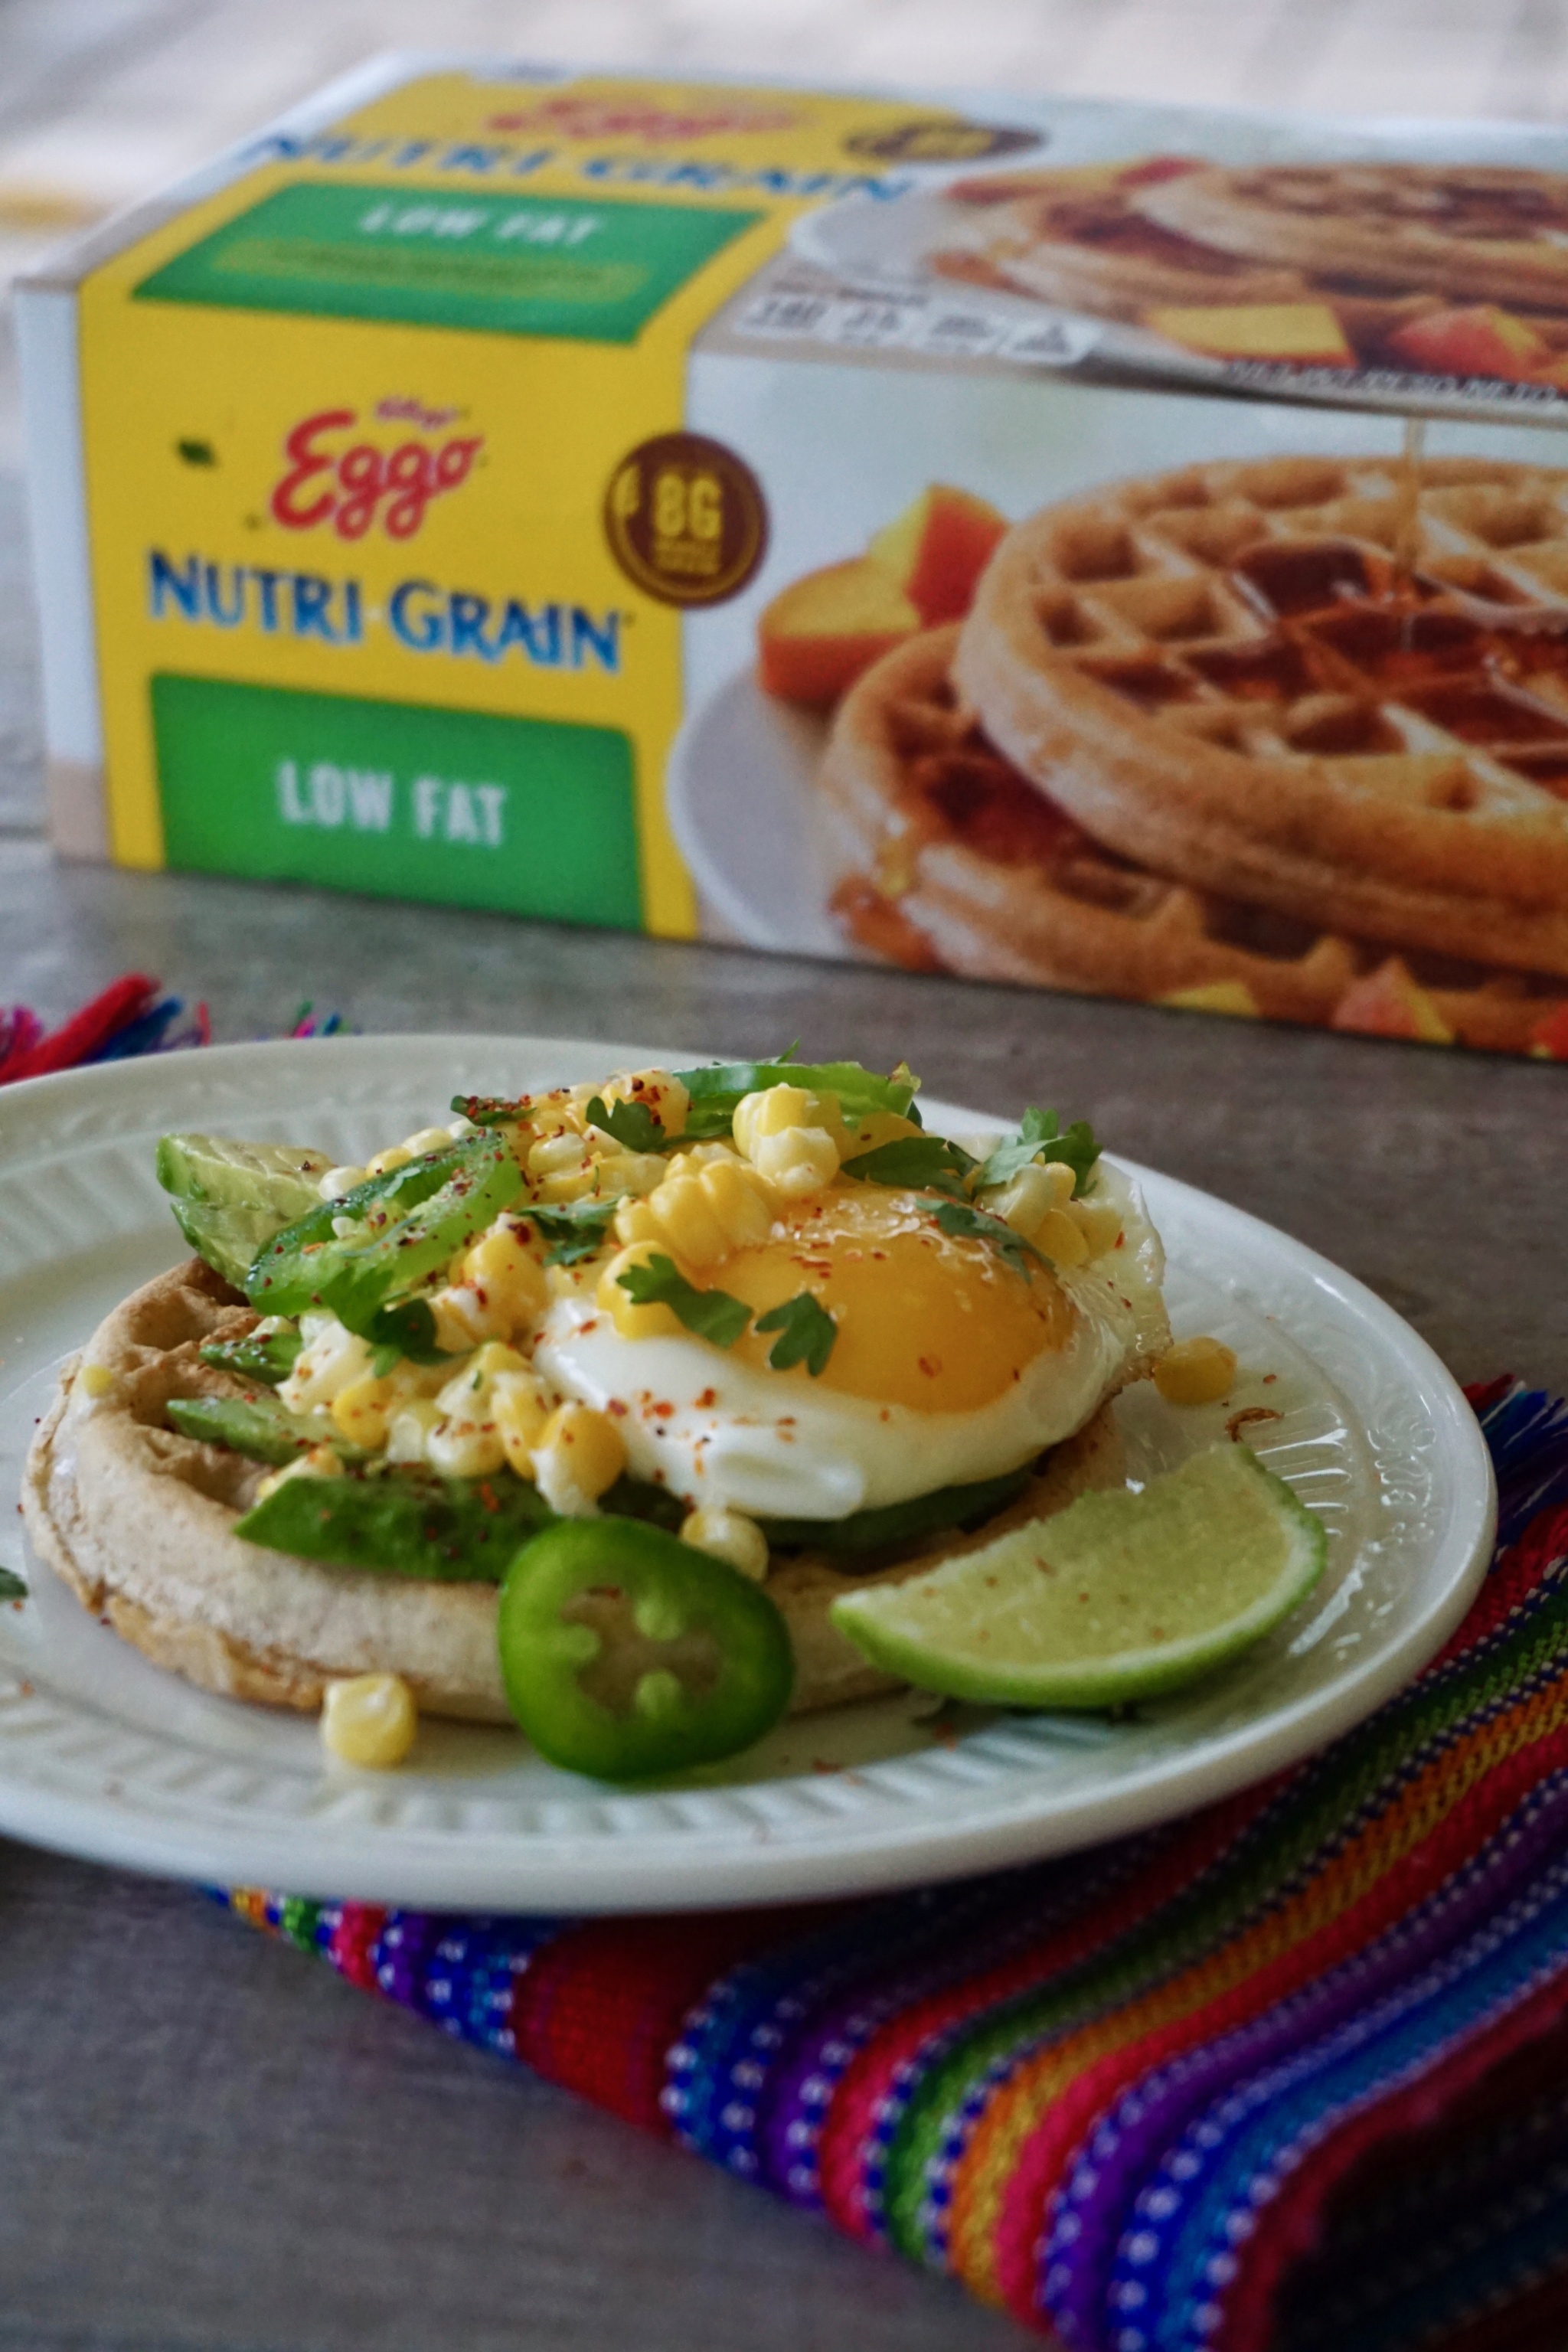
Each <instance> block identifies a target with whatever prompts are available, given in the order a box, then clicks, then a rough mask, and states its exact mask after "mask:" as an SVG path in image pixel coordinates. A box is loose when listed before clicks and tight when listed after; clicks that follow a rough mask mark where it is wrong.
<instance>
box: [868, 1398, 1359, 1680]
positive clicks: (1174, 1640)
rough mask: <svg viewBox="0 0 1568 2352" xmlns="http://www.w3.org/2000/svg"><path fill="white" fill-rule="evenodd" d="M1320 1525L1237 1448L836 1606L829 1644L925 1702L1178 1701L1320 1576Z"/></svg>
mask: <svg viewBox="0 0 1568 2352" xmlns="http://www.w3.org/2000/svg"><path fill="white" fill-rule="evenodd" d="M1323 1553H1324V1538H1323V1528H1322V1524H1321V1521H1320V1520H1319V1519H1317V1518H1316V1517H1314V1516H1313V1514H1312V1513H1311V1512H1310V1511H1309V1510H1308V1509H1307V1507H1306V1506H1305V1505H1304V1504H1302V1503H1300V1502H1298V1500H1297V1499H1296V1496H1294V1495H1293V1494H1292V1493H1291V1491H1290V1489H1289V1486H1286V1485H1285V1483H1284V1481H1283V1480H1282V1479H1279V1478H1276V1477H1275V1476H1274V1475H1273V1473H1272V1472H1271V1471H1268V1470H1266V1469H1265V1468H1264V1467H1263V1465H1262V1464H1261V1463H1260V1462H1259V1461H1258V1457H1257V1455H1256V1454H1252V1453H1250V1452H1249V1451H1248V1449H1247V1447H1246V1446H1245V1445H1233V1444H1223V1443H1222V1444H1218V1445H1215V1446H1212V1447H1210V1449H1209V1450H1208V1452H1207V1453H1205V1454H1194V1456H1193V1458H1192V1460H1191V1461H1189V1462H1184V1464H1183V1465H1182V1466H1181V1468H1180V1469H1179V1470H1173V1471H1170V1472H1169V1473H1168V1474H1167V1475H1165V1476H1164V1477H1163V1478H1154V1479H1152V1480H1151V1481H1150V1483H1149V1485H1148V1486H1145V1487H1144V1488H1143V1489H1142V1492H1141V1493H1137V1494H1134V1493H1132V1492H1131V1490H1128V1489H1123V1490H1121V1491H1120V1492H1114V1493H1096V1494H1088V1495H1080V1496H1079V1498H1078V1500H1077V1502H1075V1503H1071V1504H1069V1505H1068V1508H1067V1509H1066V1510H1065V1511H1059V1512H1058V1513H1057V1515H1056V1516H1055V1517H1052V1518H1045V1519H1036V1520H1034V1521H1032V1522H1031V1524H1030V1525H1029V1526H1027V1527H1024V1528H1014V1529H1013V1530H1012V1532H1011V1533H1010V1534H1007V1535H1005V1536H998V1538H996V1540H995V1542H994V1543H991V1544H986V1545H984V1547H983V1548H982V1549H980V1550H978V1551H972V1552H967V1553H964V1554H963V1555H962V1556H961V1557H960V1558H958V1559H950V1560H945V1561H943V1562H942V1565H941V1566H940V1567H938V1568H934V1569H929V1570H926V1572H925V1573H924V1574H923V1575H921V1576H914V1577H910V1579H909V1580H908V1581H907V1582H906V1583H903V1584H881V1585H872V1586H868V1587H867V1588H866V1589H865V1590H864V1591H858V1592H848V1593H845V1594H842V1595H841V1596H840V1598H839V1599H838V1600H837V1601H835V1602H834V1604H833V1611H832V1615H833V1622H834V1623H835V1625H837V1628H838V1630H839V1632H840V1633H843V1634H845V1635H846V1636H847V1639H848V1640H850V1641H851V1642H853V1643H854V1644H855V1646H856V1648H857V1649H858V1650H861V1651H863V1652H864V1654H866V1656H867V1657H868V1658H869V1659H871V1660H872V1662H873V1664H877V1665H879V1666H881V1667H882V1668H883V1669H884V1670H885V1671H886V1672H887V1673H889V1674H894V1675H901V1676H902V1677H903V1679H904V1680H905V1681H906V1682H910V1683H913V1684H915V1685H917V1687H919V1688H920V1689H922V1690H934V1691H945V1692H947V1693H949V1694H950V1695H951V1696H952V1697H954V1698H971V1699H982V1700H989V1701H991V1702H992V1703H994V1704H999V1705H1003V1706H1039V1707H1105V1706H1121V1705H1122V1704H1124V1703H1125V1702H1126V1701H1128V1700H1130V1699H1135V1698H1145V1697H1148V1696H1151V1695H1152V1694H1153V1693H1155V1692H1158V1691H1167V1690H1172V1689H1174V1688H1175V1687H1176V1686H1177V1685H1179V1684H1182V1683H1185V1682H1191V1681H1193V1680H1194V1677H1195V1676H1197V1675H1202V1674H1206V1673H1207V1672H1208V1671H1209V1670H1210V1669H1211V1668H1212V1667H1214V1666H1217V1665H1220V1664H1224V1662H1225V1661H1226V1659H1229V1658H1233V1657H1235V1656H1237V1654H1238V1653H1239V1652H1241V1651H1243V1650H1245V1649H1247V1648H1248V1647H1250V1645H1251V1644H1252V1643H1254V1642H1256V1641H1258V1639H1259V1638H1260V1636H1261V1635H1263V1634H1264V1633H1268V1630H1269V1628H1270V1627H1271V1626H1273V1625H1277V1624H1278V1623H1279V1620H1280V1619H1281V1618H1282V1617H1286V1616H1289V1612H1290V1611H1291V1610H1292V1609H1294V1608H1295V1607H1296V1605H1297V1603H1298V1602H1299V1601H1302V1600H1304V1599H1305V1598H1306V1596H1307V1594H1308V1593H1309V1592H1310V1591H1311V1589H1312V1587H1313V1585H1314V1584H1315V1583H1316V1582H1317V1580H1318V1578H1319V1577H1320V1575H1321V1573H1322V1567H1323Z"/></svg>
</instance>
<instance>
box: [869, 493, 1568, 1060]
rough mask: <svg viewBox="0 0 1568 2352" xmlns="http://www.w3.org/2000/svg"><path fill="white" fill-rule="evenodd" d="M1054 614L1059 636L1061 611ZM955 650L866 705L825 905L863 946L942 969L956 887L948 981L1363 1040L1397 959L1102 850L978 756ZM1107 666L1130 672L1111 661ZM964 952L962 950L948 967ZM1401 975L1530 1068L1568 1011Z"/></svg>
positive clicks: (977, 735)
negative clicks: (1187, 1006) (874, 780)
mask: <svg viewBox="0 0 1568 2352" xmlns="http://www.w3.org/2000/svg"><path fill="white" fill-rule="evenodd" d="M1176 511H1177V512H1178V513H1179V514H1181V515H1182V516H1183V519H1184V520H1187V521H1191V520H1193V519H1194V512H1199V511H1201V512H1204V513H1205V514H1206V516H1207V518H1208V519H1211V520H1212V519H1213V516H1214V513H1215V510H1214V509H1206V510H1193V511H1191V512H1189V511H1186V510H1181V509H1178V510H1176ZM1177 576H1178V577H1184V576H1185V575H1180V574H1179V575H1177ZM1043 593H1044V595H1045V596H1046V597H1047V600H1056V599H1060V598H1063V597H1070V598H1071V600H1072V605H1073V611H1074V614H1075V615H1077V614H1082V615H1083V618H1082V621H1081V622H1079V620H1078V619H1077V618H1075V619H1074V620H1073V621H1072V623H1071V625H1073V626H1079V625H1082V626H1084V627H1086V628H1087V627H1090V626H1092V625H1093V623H1092V620H1091V618H1090V616H1089V607H1091V606H1092V604H1094V603H1095V602H1096V601H1097V599H1096V598H1095V597H1094V595H1093V593H1092V591H1088V592H1086V590H1085V589H1084V588H1082V587H1075V588H1073V589H1071V590H1066V589H1056V588H1052V589H1050V590H1047V591H1045V592H1043ZM1053 609H1054V610H1055V611H1056V612H1057V613H1058V625H1062V624H1061V614H1062V607H1061V604H1060V603H1059V602H1056V603H1054V604H1053ZM1250 617H1253V616H1249V618H1250ZM951 642H952V639H951V633H948V635H945V636H937V635H933V636H932V637H931V639H930V640H928V641H927V645H926V648H925V650H924V652H923V653H922V651H921V649H919V648H915V649H910V651H909V652H906V653H904V654H901V655H900V656H894V657H892V660H891V661H890V662H889V663H885V664H884V665H883V666H882V667H881V670H880V672H879V681H878V680H877V679H874V680H873V681H870V682H868V685H867V686H866V687H865V688H862V689H861V691H862V693H863V694H864V695H865V697H866V698H867V703H868V705H872V704H874V716H873V717H871V718H870V719H868V727H869V729H870V730H871V734H872V742H871V745H870V753H871V757H870V761H868V762H867V763H865V764H866V765H867V767H868V772H869V770H870V768H871V767H873V766H874V767H876V768H878V769H879V771H880V775H881V792H880V796H879V798H878V796H877V795H876V794H875V793H873V794H871V795H870V801H869V802H868V804H867V806H866V807H865V808H864V809H862V811H861V813H860V818H859V823H858V827H855V828H853V830H854V831H855V833H856V836H857V837H856V838H854V840H853V842H852V845H851V855H852V857H853V859H854V860H855V861H856V863H857V866H858V867H859V866H863V867H864V868H865V872H864V875H862V874H861V873H860V872H859V871H858V870H857V871H856V872H855V873H854V874H852V875H851V877H849V879H848V880H847V881H846V882H845V883H843V884H841V886H840V888H839V891H838V894H837V908H838V911H839V914H840V917H841V919H843V920H845V921H846V923H847V925H848V927H849V928H850V929H851V930H852V931H853V932H854V933H855V935H856V936H858V938H859V939H860V940H861V942H862V944H864V945H866V946H868V947H870V948H872V949H874V950H879V951H881V952H884V953H888V954H890V955H891V956H892V957H893V958H894V960H895V961H904V962H906V963H916V964H919V963H921V962H933V961H940V960H941V959H939V958H937V957H935V956H933V955H932V954H931V947H930V944H929V939H928V929H922V918H924V919H925V920H926V923H927V925H928V927H929V929H936V928H937V927H938V924H939V922H940V918H933V917H932V915H931V913H930V912H929V911H928V907H927V900H928V898H929V897H930V895H931V889H932V888H933V887H935V888H936V889H937V891H938V892H939V893H941V894H942V895H944V896H945V897H946V898H948V899H949V900H950V901H951V900H952V898H954V897H955V896H959V895H963V893H964V892H965V888H966V886H967V888H968V893H969V896H970V897H971V898H972V899H973V929H972V934H971V935H972V937H973V950H972V961H969V962H967V963H961V964H960V967H959V968H961V969H970V970H973V971H977V972H979V973H981V974H983V975H989V976H994V977H1004V978H1025V979H1034V980H1037V981H1041V982H1045V983H1046V984H1047V985H1054V986H1061V987H1081V988H1094V989H1100V990H1104V991H1105V992H1108V993H1111V994H1122V995H1131V996H1134V997H1139V998H1153V999H1156V1000H1163V1001H1168V1000H1175V1001H1177V1002H1183V1001H1196V1002H1200V1003H1201V1002H1204V1001H1205V998H1204V997H1203V996H1201V995H1200V996H1199V997H1198V998H1196V999H1195V1000H1194V999H1193V998H1192V992H1194V991H1198V992H1212V991H1214V990H1215V989H1219V990H1224V991H1227V992H1230V993H1229V995H1228V996H1226V997H1221V998H1218V999H1214V1000H1213V1002H1214V1003H1215V1009H1232V1010H1238V1011H1248V1010H1250V1011H1255V1012H1257V1013H1260V1014H1262V1015H1263V1016H1265V1017H1266V1018H1270V1019H1277V1020H1285V1021H1300V1022H1307V1023H1312V1024H1337V1025H1339V1026H1342V1027H1345V1028H1353V1027H1355V1026H1357V1025H1359V1024H1360V1019H1361V1015H1360V1013H1359V1012H1358V999H1357V992H1358V990H1359V989H1360V988H1361V987H1362V986H1363V984H1364V983H1365V982H1366V981H1367V979H1368V977H1369V976H1371V975H1374V974H1375V973H1376V972H1377V971H1379V970H1380V969H1382V968H1383V967H1384V966H1385V964H1386V963H1387V961H1388V960H1389V958H1390V957H1391V955H1393V954H1394V950H1391V949H1390V947H1389V946H1388V945H1387V944H1386V943H1383V942H1377V941H1369V940H1355V939H1352V938H1347V937H1345V936H1343V935H1342V934H1340V933H1337V932H1334V931H1331V930H1327V929H1316V928H1314V927H1313V926H1310V925H1305V924H1300V923H1297V922H1293V921H1291V920H1290V919H1288V918H1286V917H1283V916H1279V915H1276V914H1273V913H1271V912H1269V911H1268V909H1264V908H1252V907H1247V906H1243V905H1242V904H1240V903H1239V902H1238V901H1237V900H1235V899H1233V898H1226V897H1225V896H1223V895H1222V894H1220V893H1217V892H1213V891H1205V890H1202V889H1198V888H1196V887H1193V886H1191V885H1189V884H1186V883H1183V882H1177V881H1173V880H1171V879H1169V878H1167V877H1163V876H1161V875H1158V874H1155V873H1152V872H1151V871H1150V870H1149V869H1148V868H1147V867H1145V866H1139V865H1137V864H1135V863H1134V862H1133V861H1131V859H1128V858H1124V857H1121V856H1118V855H1117V854H1116V853H1115V852H1114V851H1112V850H1110V849H1107V848H1105V847H1103V846H1102V845H1100V843H1098V842H1097V841H1095V840H1094V838H1093V837H1092V835H1089V834H1088V833H1086V832H1085V831H1083V829H1082V828H1081V827H1080V826H1079V825H1078V824H1075V823H1074V822H1073V821H1072V819H1071V818H1069V817H1068V816H1067V815H1065V814H1063V813H1062V812H1061V811H1060V810H1059V809H1058V808H1057V807H1056V806H1055V805H1054V804H1053V803H1051V802H1050V801H1049V800H1048V799H1047V796H1046V795H1045V794H1044V793H1041V792H1039V791H1037V789H1036V788H1035V787H1034V786H1033V785H1031V784H1029V783H1028V782H1026V781H1025V780H1024V779H1023V778H1022V777H1020V776H1019V775H1018V774H1017V773H1016V771H1015V770H1014V769H1013V768H1012V767H1011V766H1010V765H1009V763H1008V762H1007V761H1005V759H1004V758H1003V756H1002V754H1001V753H1000V752H999V751H997V750H996V749H995V747H994V745H993V744H992V743H991V741H990V740H989V739H988V738H987V736H986V735H985V733H984V729H983V727H982V726H981V724H980V722H979V721H978V719H976V717H975V715H974V713H973V710H971V709H968V708H967V707H966V706H965V705H964V703H963V700H962V698H960V696H959V695H958V693H957V691H956V688H954V685H953V683H952V677H951V674H950V669H949V657H950V652H951ZM1251 642H1253V643H1257V642H1258V637H1256V636H1255V637H1254V638H1253V639H1252V640H1251ZM1119 658H1126V657H1125V656H1111V659H1112V660H1113V661H1114V660H1117V659H1119ZM1145 658H1146V656H1144V654H1143V653H1142V649H1139V650H1138V651H1136V652H1135V653H1134V654H1133V655H1132V656H1131V659H1132V660H1133V661H1135V662H1139V663H1142V661H1143V660H1144V659H1145ZM895 665H896V667H895ZM1137 674H1138V675H1139V676H1140V677H1141V676H1142V671H1139V672H1138V673H1137ZM1203 688H1204V691H1203V693H1202V698H1198V697H1197V695H1196V694H1195V695H1194V703H1193V704H1191V705H1188V706H1185V707H1186V708H1187V709H1189V710H1195V711H1197V712H1200V713H1201V714H1203V720H1204V723H1207V724H1216V723H1224V722H1228V720H1229V719H1230V717H1231V714H1232V713H1233V712H1234V711H1235V709H1236V708H1237V699H1236V698H1231V699H1222V698H1221V697H1220V695H1219V694H1218V692H1217V691H1216V690H1215V689H1214V688H1212V687H1210V686H1209V683H1208V681H1207V680H1205V681H1204V682H1203ZM1239 701H1240V714H1241V720H1242V721H1243V722H1244V723H1246V724H1247V725H1249V726H1251V725H1261V726H1267V725H1269V724H1271V723H1273V724H1277V723H1278V714H1277V711H1276V710H1275V709H1271V708H1270V706H1268V704H1267V703H1264V702H1261V701H1260V700H1253V699H1251V698H1239ZM1336 708H1337V706H1336ZM1319 717H1320V719H1322V717H1323V712H1322V708H1321V704H1320V711H1319ZM1565 719H1568V710H1565ZM840 797H841V799H842V798H844V797H846V796H845V795H840ZM872 803H874V805H875V814H871V813H870V807H871V804H872ZM953 843H961V844H962V845H963V851H964V852H965V853H966V855H965V857H964V860H963V866H964V868H965V870H963V871H959V870H956V862H955V861H954V859H953V858H952V856H949V857H948V858H947V859H946V860H945V861H944V860H942V845H944V844H946V845H952V844H953ZM933 851H934V852H935V854H936V859H937V862H938V864H940V865H942V866H944V867H945V877H944V878H945V884H946V888H945V892H942V884H941V883H937V884H935V885H933V884H932V883H931V880H930V878H929V877H930V870H931V866H932V853H933ZM1009 906H1010V907H1011V908H1012V910H1013V912H1012V917H1011V921H1012V924H1013V926H1014V927H1015V928H1016V927H1017V926H1019V925H1020V924H1022V923H1023V922H1027V923H1028V924H1029V926H1030V928H1031V929H1032V930H1034V931H1036V932H1037V934H1038V935H1039V937H1040V939H1041V940H1042V941H1043V942H1045V944H1043V945H1042V947H1041V948H1040V949H1039V950H1037V961H1036V963H1035V964H1034V966H1033V967H1032V968H1030V967H1025V968H1024V969H1021V970H1012V969H1004V968H1003V965H1002V961H1001V953H1002V951H1001V950H1000V949H999V947H998V942H997V939H996V930H997V927H998V924H1000V926H1001V927H1002V928H1003V929H1007V928H1008V924H1009V917H1008V915H1007V912H1006V908H1008V907H1009ZM953 944H954V942H953V937H952V930H951V929H950V930H949V934H948V936H947V938H946V939H945V940H944V945H945V946H946V947H947V949H948V951H949V958H950V960H953V961H956V960H957V958H956V957H955V956H954V955H953ZM964 953H965V950H964V948H963V947H962V946H960V947H959V948H958V950H957V955H958V956H963V954H964ZM1400 961H1401V965H1402V968H1403V969H1404V971H1406V972H1408V973H1409V974H1410V975H1411V976H1412V977H1413V979H1414V980H1415V982H1416V983H1417V984H1418V985H1419V986H1420V988H1421V989H1422V991H1423V993H1424V995H1425V997H1426V1000H1427V1002H1428V1003H1429V1004H1430V1006H1431V1009H1432V1012H1433V1013H1434V1014H1435V1016H1436V1021H1437V1022H1438V1024H1440V1025H1441V1027H1442V1029H1443V1030H1445V1031H1446V1032H1447V1034H1450V1035H1452V1036H1456V1037H1458V1038H1460V1039H1462V1040H1463V1042H1465V1043H1466V1044H1468V1045H1475V1046H1479V1047H1487V1048H1490V1049H1492V1050H1495V1051H1501V1052H1510V1053H1522V1052H1527V1051H1529V1050H1530V1048H1531V1045H1532V1043H1533V1042H1534V1041H1535V1040H1536V1039H1537V1037H1538V1036H1539V1035H1540V1034H1542V1032H1543V1030H1545V1028H1546V1027H1547V1025H1548V1024H1550V1023H1551V1022H1552V1019H1553V1018H1554V1017H1555V1016H1556V1015H1557V1014H1559V1013H1561V1012H1562V1010H1563V1006H1564V1004H1565V1003H1568V989H1565V988H1564V987H1563V983H1562V982H1557V981H1553V980H1550V979H1542V978H1538V977H1534V976H1531V975H1528V974H1523V973H1518V972H1513V971H1502V970H1495V969H1494V970H1486V969H1478V968H1475V967H1470V966H1466V965H1464V964H1462V963H1460V962H1458V961H1457V960H1455V959H1447V958H1437V957H1431V956H1423V955H1420V954H1417V953H1406V954H1405V955H1404V956H1402V957H1401V959H1400ZM1238 991H1240V992H1245V995H1244V996H1243V995H1239V994H1237V993H1236V992H1238Z"/></svg>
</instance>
